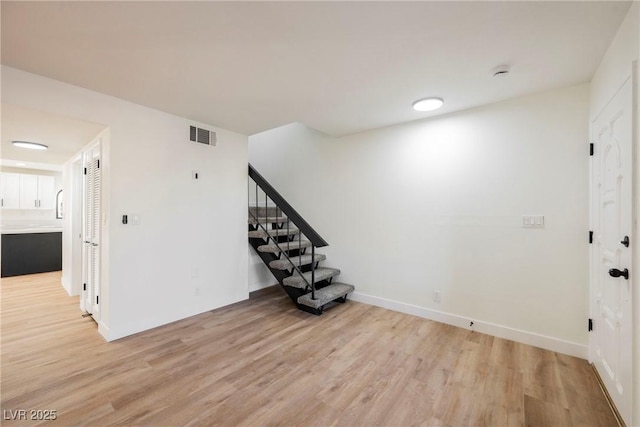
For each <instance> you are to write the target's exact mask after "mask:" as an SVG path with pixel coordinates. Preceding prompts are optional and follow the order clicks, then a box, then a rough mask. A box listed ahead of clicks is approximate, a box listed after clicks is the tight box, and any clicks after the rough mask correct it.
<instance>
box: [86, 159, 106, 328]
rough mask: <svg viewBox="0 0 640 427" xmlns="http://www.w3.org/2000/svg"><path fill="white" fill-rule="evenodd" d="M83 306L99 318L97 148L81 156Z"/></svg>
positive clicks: (99, 185)
mask: <svg viewBox="0 0 640 427" xmlns="http://www.w3.org/2000/svg"><path fill="white" fill-rule="evenodd" d="M84 156H85V157H84V165H85V175H84V200H83V229H82V232H83V242H84V244H83V246H84V250H83V255H82V264H83V268H82V279H83V288H82V293H83V296H82V301H83V304H82V308H83V309H84V310H85V311H86V312H88V313H91V314H92V315H93V318H94V319H95V320H99V315H100V229H101V227H100V200H101V197H100V193H101V187H102V186H101V173H100V149H99V147H95V148H93V149H91V150H89V151H87V152H86V153H85V155H84Z"/></svg>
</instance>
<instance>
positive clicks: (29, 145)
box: [11, 141, 49, 150]
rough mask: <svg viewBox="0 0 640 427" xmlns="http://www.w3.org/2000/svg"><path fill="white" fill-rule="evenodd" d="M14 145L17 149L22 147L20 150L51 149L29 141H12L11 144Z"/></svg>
mask: <svg viewBox="0 0 640 427" xmlns="http://www.w3.org/2000/svg"><path fill="white" fill-rule="evenodd" d="M11 143H12V144H13V145H15V146H16V147H20V148H28V149H30V150H46V149H48V148H49V147H47V146H46V145H44V144H38V143H37V142H29V141H12V142H11Z"/></svg>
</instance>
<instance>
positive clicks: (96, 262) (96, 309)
mask: <svg viewBox="0 0 640 427" xmlns="http://www.w3.org/2000/svg"><path fill="white" fill-rule="evenodd" d="M92 166H93V167H92V170H93V175H92V181H93V185H92V186H91V187H92V188H91V191H92V195H91V202H92V203H91V275H92V276H91V285H92V298H93V315H94V318H95V319H96V320H98V318H99V314H100V231H101V227H100V218H101V215H100V214H101V210H100V200H101V197H100V194H101V190H102V185H101V176H102V174H101V173H100V154H99V153H96V155H95V156H94V157H93V159H92ZM96 316H98V317H96Z"/></svg>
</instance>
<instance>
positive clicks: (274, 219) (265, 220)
mask: <svg viewBox="0 0 640 427" xmlns="http://www.w3.org/2000/svg"><path fill="white" fill-rule="evenodd" d="M288 220H289V219H288V218H287V217H286V216H279V217H278V216H269V217H264V216H261V217H259V218H258V220H257V221H256V219H255V218H253V217H252V216H251V215H249V219H248V220H247V222H248V223H249V224H251V225H256V223H258V222H259V223H260V224H284V223H285V222H287V221H288Z"/></svg>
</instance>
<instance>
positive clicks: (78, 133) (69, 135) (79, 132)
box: [0, 103, 105, 169]
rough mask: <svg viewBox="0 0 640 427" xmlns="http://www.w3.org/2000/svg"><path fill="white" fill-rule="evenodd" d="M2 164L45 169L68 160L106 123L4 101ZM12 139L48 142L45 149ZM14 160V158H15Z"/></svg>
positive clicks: (0, 147) (0, 146)
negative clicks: (26, 146) (20, 144)
mask: <svg viewBox="0 0 640 427" xmlns="http://www.w3.org/2000/svg"><path fill="white" fill-rule="evenodd" d="M1 108H2V110H1V111H2V142H1V145H0V149H1V150H0V158H2V163H1V165H2V166H20V165H16V161H18V162H20V163H27V164H26V165H25V166H22V167H31V168H37V169H42V168H44V166H43V165H42V164H43V163H45V164H53V165H60V164H62V163H64V162H65V161H67V160H69V159H70V158H71V157H72V156H73V155H74V154H76V153H77V152H78V151H79V150H80V149H81V148H82V147H84V146H85V145H87V144H88V143H89V142H91V140H92V139H94V138H95V137H96V136H97V135H98V134H99V133H100V132H102V131H103V130H104V128H105V126H104V125H100V124H97V123H90V122H86V121H83V120H77V119H74V118H71V117H66V116H61V115H56V114H50V113H47V112H43V111H37V110H32V109H29V108H24V107H19V106H16V105H11V104H5V103H3V104H2V107H1ZM11 141H31V142H38V143H40V144H45V145H47V146H49V149H48V150H46V151H41V150H27V149H24V148H18V147H15V146H14V145H13V144H11ZM12 161H13V162H12Z"/></svg>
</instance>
